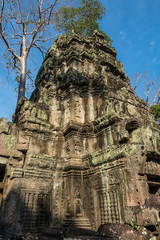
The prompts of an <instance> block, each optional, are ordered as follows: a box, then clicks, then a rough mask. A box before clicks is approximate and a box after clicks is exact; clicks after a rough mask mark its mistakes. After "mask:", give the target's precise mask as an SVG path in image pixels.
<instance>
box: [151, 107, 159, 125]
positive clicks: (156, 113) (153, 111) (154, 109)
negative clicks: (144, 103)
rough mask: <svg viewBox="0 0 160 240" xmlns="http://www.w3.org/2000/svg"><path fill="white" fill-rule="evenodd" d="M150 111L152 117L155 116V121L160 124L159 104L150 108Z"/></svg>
mask: <svg viewBox="0 0 160 240" xmlns="http://www.w3.org/2000/svg"><path fill="white" fill-rule="evenodd" d="M151 110H152V113H153V115H154V116H155V119H156V120H157V121H158V123H159V124H160V103H157V104H155V105H153V106H151Z"/></svg>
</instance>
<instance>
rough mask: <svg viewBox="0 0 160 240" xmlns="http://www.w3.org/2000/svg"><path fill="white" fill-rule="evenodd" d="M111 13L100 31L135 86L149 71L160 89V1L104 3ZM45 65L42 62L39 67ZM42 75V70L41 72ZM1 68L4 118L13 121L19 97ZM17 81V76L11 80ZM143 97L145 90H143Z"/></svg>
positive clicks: (0, 107)
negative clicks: (136, 78)
mask: <svg viewBox="0 0 160 240" xmlns="http://www.w3.org/2000/svg"><path fill="white" fill-rule="evenodd" d="M101 2H102V3H103V5H104V6H105V7H106V9H107V13H106V16H105V17H104V18H103V20H102V21H101V23H100V28H101V29H102V30H103V31H104V32H106V33H107V34H108V35H110V37H111V38H112V40H113V46H114V47H115V48H116V50H117V59H118V60H119V61H121V62H122V63H123V65H124V68H125V71H126V74H127V75H128V76H129V77H130V79H131V82H132V78H133V75H134V74H135V73H138V74H140V73H141V72H145V71H148V73H149V77H152V78H153V79H154V80H155V82H156V84H157V86H158V87H160V30H159V29H160V27H159V25H160V14H159V12H160V0H152V1H151V0H132V1H131V0H101ZM40 65H41V61H40V62H39V67H40ZM37 71H38V69H37ZM6 73H7V72H6V70H5V66H4V65H3V64H2V63H1V64H0V118H1V117H6V118H7V119H9V120H11V116H12V114H13V113H14V110H15V106H16V101H17V99H16V95H17V94H16V93H15V92H14V89H13V87H12V86H11V85H10V84H8V81H7V80H6ZM9 78H10V79H12V78H13V75H11V76H10V77H9ZM139 94H140V95H141V94H142V92H141V89H139Z"/></svg>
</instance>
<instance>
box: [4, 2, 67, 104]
mask: <svg viewBox="0 0 160 240" xmlns="http://www.w3.org/2000/svg"><path fill="white" fill-rule="evenodd" d="M63 3H64V0H52V1H50V0H49V1H47V0H27V1H23V0H12V1H10V0H1V6H0V35H1V38H2V40H3V43H4V45H5V47H6V51H5V53H4V56H5V58H6V60H7V68H11V69H12V70H15V71H16V73H17V75H16V79H17V81H18V83H19V91H18V101H19V100H20V98H21V97H22V96H25V86H26V76H27V75H29V73H30V72H29V71H27V59H28V56H29V53H30V51H31V49H32V48H36V49H38V50H40V51H41V53H42V54H43V53H44V52H45V42H46V41H48V40H50V39H53V38H54V37H55V36H54V37H53V34H52V35H50V34H48V31H49V30H51V25H53V26H54V16H55V14H56V12H57V11H58V8H59V7H62V4H63ZM52 29H53V28H52ZM52 31H53V30H52ZM50 36H51V37H50ZM18 74H19V75H18Z"/></svg>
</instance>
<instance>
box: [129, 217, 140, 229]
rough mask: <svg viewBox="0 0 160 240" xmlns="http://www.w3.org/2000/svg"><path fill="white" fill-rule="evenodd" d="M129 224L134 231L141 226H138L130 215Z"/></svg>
mask: <svg viewBox="0 0 160 240" xmlns="http://www.w3.org/2000/svg"><path fill="white" fill-rule="evenodd" d="M130 225H131V227H132V228H133V229H134V230H136V231H138V229H139V228H140V227H141V226H138V225H136V224H135V221H134V217H133V216H132V218H131V221H130Z"/></svg>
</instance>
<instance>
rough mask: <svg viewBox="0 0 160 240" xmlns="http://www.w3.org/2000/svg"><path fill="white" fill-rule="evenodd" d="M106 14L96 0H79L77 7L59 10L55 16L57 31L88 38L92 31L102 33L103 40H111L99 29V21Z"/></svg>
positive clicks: (104, 9)
mask: <svg viewBox="0 0 160 240" xmlns="http://www.w3.org/2000/svg"><path fill="white" fill-rule="evenodd" d="M105 13H106V8H105V7H104V6H103V5H102V4H101V3H100V2H99V1H98V0H80V2H79V4H78V6H74V7H67V6H63V7H61V8H59V10H58V12H57V13H56V15H55V20H56V21H55V22H56V27H57V29H58V30H59V31H60V30H61V31H62V32H65V33H67V34H72V33H76V34H78V35H80V36H84V37H89V36H91V35H92V34H93V32H94V30H98V31H99V32H101V33H103V35H104V36H105V40H106V41H107V42H109V43H112V40H111V38H110V37H109V36H108V35H106V34H105V33H104V32H103V31H101V30H100V29H99V21H100V20H101V19H102V17H103V16H104V15H105Z"/></svg>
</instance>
